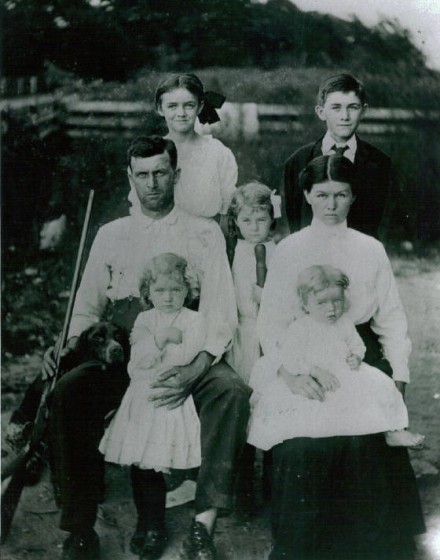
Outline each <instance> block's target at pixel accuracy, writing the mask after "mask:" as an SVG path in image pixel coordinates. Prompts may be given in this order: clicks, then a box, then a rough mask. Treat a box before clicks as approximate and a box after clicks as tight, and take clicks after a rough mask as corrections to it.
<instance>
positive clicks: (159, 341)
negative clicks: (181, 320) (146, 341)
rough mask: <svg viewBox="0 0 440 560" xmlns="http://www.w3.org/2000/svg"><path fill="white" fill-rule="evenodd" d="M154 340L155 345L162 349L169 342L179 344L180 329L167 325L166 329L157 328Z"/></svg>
mask: <svg viewBox="0 0 440 560" xmlns="http://www.w3.org/2000/svg"><path fill="white" fill-rule="evenodd" d="M154 340H155V341H156V346H157V347H158V348H160V349H161V350H162V349H163V347H164V346H165V345H166V344H168V343H169V342H172V343H173V344H180V343H181V342H182V331H181V330H180V329H178V328H177V327H167V328H166V329H161V330H159V331H158V332H157V333H156V334H155V335H154Z"/></svg>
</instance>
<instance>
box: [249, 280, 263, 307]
mask: <svg viewBox="0 0 440 560" xmlns="http://www.w3.org/2000/svg"><path fill="white" fill-rule="evenodd" d="M262 293H263V288H261V287H260V286H257V284H253V285H252V300H253V301H254V302H255V303H256V304H258V305H260V303H261V294H262Z"/></svg>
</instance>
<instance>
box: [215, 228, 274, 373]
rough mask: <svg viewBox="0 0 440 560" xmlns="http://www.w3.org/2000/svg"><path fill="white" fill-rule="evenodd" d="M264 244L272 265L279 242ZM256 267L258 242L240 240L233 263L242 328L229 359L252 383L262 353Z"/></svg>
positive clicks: (238, 371)
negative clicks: (255, 297)
mask: <svg viewBox="0 0 440 560" xmlns="http://www.w3.org/2000/svg"><path fill="white" fill-rule="evenodd" d="M264 246H265V247H266V264H268V263H269V262H270V259H271V257H272V255H273V252H274V250H275V247H276V245H275V243H274V242H273V241H267V242H266V243H264ZM256 266H257V262H256V258H255V244H253V243H248V242H247V241H245V240H244V239H239V240H238V241H237V246H236V248H235V254H234V260H233V262H232V278H233V281H234V288H235V298H236V300H237V309H238V329H237V331H236V333H235V336H234V340H233V345H232V348H231V350H229V352H228V353H227V356H226V361H227V362H228V364H229V365H230V366H231V367H232V369H233V370H234V371H236V372H237V373H238V375H239V376H240V377H241V378H242V379H243V381H245V383H249V378H250V375H251V371H252V367H253V366H254V364H255V362H256V361H257V360H258V358H259V357H260V355H261V352H260V343H259V341H258V336H257V316H258V304H257V303H256V302H255V301H254V300H253V298H252V287H253V286H254V285H255V284H256V283H257V272H256V271H257V268H256Z"/></svg>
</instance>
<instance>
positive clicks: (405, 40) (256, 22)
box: [3, 0, 427, 80]
mask: <svg viewBox="0 0 440 560" xmlns="http://www.w3.org/2000/svg"><path fill="white" fill-rule="evenodd" d="M3 10H4V28H5V33H4V74H5V75H8V76H20V75H28V74H35V73H38V72H40V71H42V69H43V67H44V62H45V61H48V62H50V63H52V64H55V65H56V66H58V67H60V68H61V69H63V70H65V71H69V72H73V73H74V74H76V75H77V76H80V77H85V78H88V77H89V78H102V79H105V80H123V79H126V78H127V77H129V76H130V75H131V74H132V73H133V72H135V71H136V70H137V69H139V68H141V67H151V68H156V69H158V70H177V69H183V68H188V67H192V68H202V67H207V66H249V65H255V66H260V67H263V68H275V67H277V66H281V65H286V64H289V65H293V66H304V65H315V66H316V65H318V66H323V67H331V66H335V64H336V65H339V66H340V67H344V66H350V67H351V68H356V67H359V68H365V67H371V66H372V65H373V66H374V67H375V68H376V69H377V71H378V72H379V73H380V72H383V73H387V72H389V71H394V70H398V71H408V70H409V71H411V73H412V74H417V73H419V74H420V73H423V72H425V73H426V72H427V70H426V66H425V59H424V56H423V54H422V53H421V52H420V51H419V50H418V49H417V48H416V47H415V46H414V44H413V43H412V40H411V36H410V34H409V32H408V31H407V30H405V29H402V28H401V27H400V26H399V24H398V23H397V22H396V21H385V22H382V23H381V24H379V25H378V26H376V27H374V28H372V29H370V28H367V27H365V26H364V25H363V24H362V23H361V22H360V21H359V20H357V19H354V20H353V21H351V22H347V21H343V20H340V19H338V18H335V17H331V16H327V15H320V14H317V13H314V12H309V13H306V12H302V11H301V10H299V9H298V8H297V7H296V6H295V5H294V4H293V3H292V2H291V1H290V0H268V2H266V3H260V2H257V1H256V0H186V1H185V2H176V0H69V1H68V2H66V1H65V0H6V2H5V3H4V6H3Z"/></svg>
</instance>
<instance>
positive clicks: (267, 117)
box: [0, 94, 440, 141]
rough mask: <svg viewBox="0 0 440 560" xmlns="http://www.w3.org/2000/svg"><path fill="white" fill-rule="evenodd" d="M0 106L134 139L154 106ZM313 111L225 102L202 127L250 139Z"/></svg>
mask: <svg viewBox="0 0 440 560" xmlns="http://www.w3.org/2000/svg"><path fill="white" fill-rule="evenodd" d="M0 109H2V110H4V109H7V110H9V111H11V112H12V113H19V114H20V113H21V114H25V115H26V118H31V119H32V122H34V123H35V124H38V126H39V127H40V129H41V132H40V133H41V134H42V135H45V134H48V133H50V132H51V131H52V130H54V129H56V128H57V127H59V126H60V124H61V123H62V124H63V126H64V128H65V130H66V132H67V133H68V134H69V136H71V137H74V138H78V137H90V136H100V137H125V138H131V137H133V136H134V135H136V134H139V133H141V132H142V131H143V130H145V128H146V118H147V115H148V113H151V112H154V106H153V104H151V103H147V102H128V101H81V100H80V99H79V98H78V96H77V95H70V96H67V97H60V96H58V95H57V94H47V95H40V96H28V97H22V98H13V99H8V100H3V101H0ZM312 117H313V115H312V114H311V112H310V110H305V109H304V108H303V107H299V106H293V105H265V104H260V105H257V104H255V103H225V104H224V106H223V107H222V109H221V110H220V118H221V121H220V122H219V123H215V124H213V125H203V126H200V127H199V131H200V132H202V133H204V134H213V135H214V136H218V137H220V138H224V139H229V140H237V139H243V140H247V141H252V140H257V139H258V138H259V137H260V135H264V134H278V133H280V134H281V133H286V132H294V131H297V132H301V131H303V130H304V129H305V127H306V126H308V123H309V122H310V118H312ZM439 121H440V111H418V110H405V109H383V108H372V109H369V110H368V111H367V113H366V115H365V117H364V118H363V120H362V123H361V125H360V132H361V133H366V134H375V135H381V134H393V133H400V134H402V133H405V132H407V131H409V130H410V129H414V127H417V126H420V125H424V124H427V123H431V124H432V123H438V122H439Z"/></svg>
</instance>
